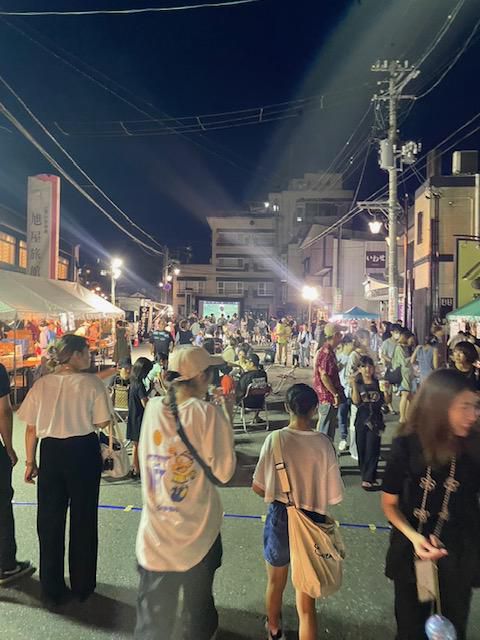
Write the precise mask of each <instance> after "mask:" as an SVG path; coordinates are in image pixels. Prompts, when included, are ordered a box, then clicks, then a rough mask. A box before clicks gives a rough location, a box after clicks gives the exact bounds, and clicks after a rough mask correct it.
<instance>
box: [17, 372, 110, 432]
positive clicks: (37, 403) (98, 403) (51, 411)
mask: <svg viewBox="0 0 480 640" xmlns="http://www.w3.org/2000/svg"><path fill="white" fill-rule="evenodd" d="M17 415H18V417H19V418H20V420H23V421H24V422H26V423H27V424H32V425H35V427H36V432H37V438H71V437H73V436H86V435H88V434H89V433H92V431H95V429H96V427H95V425H96V424H101V423H102V422H107V421H108V420H109V419H110V416H111V411H110V403H109V400H108V396H107V391H106V388H105V384H104V382H103V380H100V378H98V377H97V376H96V375H94V374H93V373H68V374H55V373H51V374H49V375H46V376H43V377H42V378H40V379H39V380H37V382H35V384H34V385H33V387H32V388H31V389H30V391H29V392H28V394H27V397H26V398H25V400H24V401H23V402H22V405H21V407H20V409H19V410H18V411H17Z"/></svg>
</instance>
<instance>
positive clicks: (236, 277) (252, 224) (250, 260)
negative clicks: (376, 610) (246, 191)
mask: <svg viewBox="0 0 480 640" xmlns="http://www.w3.org/2000/svg"><path fill="white" fill-rule="evenodd" d="M207 222H208V224H209V226H210V229H211V232H212V248H211V252H212V257H211V261H210V264H182V265H180V274H179V275H178V276H176V277H175V278H174V280H173V308H174V311H175V312H176V313H178V314H179V315H181V316H184V315H188V314H189V313H190V312H191V311H193V310H196V311H198V310H199V305H200V303H201V302H204V301H218V302H222V301H223V302H229V301H235V302H238V303H239V305H240V307H239V308H240V309H241V311H242V312H244V311H251V312H253V313H255V314H257V315H264V316H267V315H269V314H273V313H275V312H276V306H277V304H278V290H279V284H280V273H277V272H276V268H277V259H276V249H275V245H276V227H275V225H276V221H275V218H274V216H272V215H271V214H270V213H251V212H240V213H237V214H234V215H229V216H212V217H209V218H207Z"/></svg>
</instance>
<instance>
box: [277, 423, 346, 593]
mask: <svg viewBox="0 0 480 640" xmlns="http://www.w3.org/2000/svg"><path fill="white" fill-rule="evenodd" d="M272 443H273V458H274V462H275V470H276V472H277V473H278V478H279V481H280V487H281V489H282V492H283V493H285V494H286V495H287V499H288V504H287V517H288V537H289V545H290V563H291V565H292V583H293V586H294V587H295V589H296V590H297V591H299V592H301V593H306V594H308V595H309V596H310V597H311V598H326V597H327V596H329V595H332V594H333V593H335V592H336V591H338V590H339V589H340V587H341V586H342V577H343V559H344V557H345V546H344V544H343V540H342V538H341V536H340V532H339V529H338V526H337V524H336V523H335V521H334V520H332V519H331V518H330V517H328V516H326V521H325V524H317V523H315V522H313V521H312V520H310V518H309V517H308V516H307V515H306V514H305V513H303V511H302V510H301V509H300V507H299V506H298V505H297V504H296V503H295V498H294V496H293V493H292V489H291V485H290V480H289V477H288V472H287V467H286V465H285V462H284V459H283V452H282V443H281V432H280V431H275V432H274V433H273V434H272Z"/></svg>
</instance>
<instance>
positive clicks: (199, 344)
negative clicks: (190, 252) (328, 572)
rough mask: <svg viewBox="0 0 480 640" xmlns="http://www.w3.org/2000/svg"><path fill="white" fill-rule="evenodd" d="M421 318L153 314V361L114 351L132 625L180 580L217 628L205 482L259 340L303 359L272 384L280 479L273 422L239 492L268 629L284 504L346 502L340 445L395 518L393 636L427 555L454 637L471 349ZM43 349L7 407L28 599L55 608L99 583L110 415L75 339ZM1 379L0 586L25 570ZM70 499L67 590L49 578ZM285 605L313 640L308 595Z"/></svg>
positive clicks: (187, 612) (216, 558)
mask: <svg viewBox="0 0 480 640" xmlns="http://www.w3.org/2000/svg"><path fill="white" fill-rule="evenodd" d="M249 320H250V322H249ZM431 333H432V335H431V336H429V337H428V338H427V339H426V340H425V342H424V344H422V345H417V344H416V342H415V337H414V335H413V333H412V332H410V331H409V330H408V329H406V328H404V327H403V326H402V325H401V324H400V323H394V324H390V323H386V322H385V323H383V324H382V326H381V327H380V326H378V325H377V324H376V323H372V324H371V325H370V326H368V327H361V328H356V330H355V331H354V332H353V331H349V330H348V328H347V327H342V326H340V325H337V324H335V323H331V322H323V321H322V322H318V323H315V326H312V327H307V326H305V325H302V324H301V323H297V322H296V321H295V320H293V319H289V318H282V319H280V320H279V321H278V320H277V319H273V320H272V321H271V322H270V323H268V322H267V321H266V320H263V319H257V320H255V319H254V318H253V316H252V317H250V316H247V317H246V318H244V319H242V320H239V319H238V318H235V317H233V318H222V317H220V318H218V319H215V318H213V317H209V318H207V319H203V320H202V321H200V320H199V319H198V318H196V317H193V318H190V319H188V320H187V319H184V320H181V321H179V322H174V321H170V322H169V323H167V322H166V321H165V320H162V319H159V320H158V321H157V322H156V324H155V327H154V329H153V331H152V333H151V336H150V344H151V356H152V357H151V358H148V357H141V358H138V359H137V360H136V361H135V362H134V363H133V366H132V364H131V361H130V359H129V353H128V352H127V353H125V352H123V353H122V354H121V358H120V354H119V361H118V363H117V364H118V365H119V368H120V369H121V371H120V378H121V380H122V381H123V382H122V384H125V385H126V386H127V387H128V390H129V399H128V422H127V437H128V439H129V440H131V441H132V442H133V444H134V449H133V459H132V471H131V476H132V477H133V478H135V479H139V480H140V482H141V491H142V500H143V510H142V515H141V520H140V525H139V530H138V534H137V543H136V557H137V563H138V570H139V576H140V585H139V592H138V601H137V622H136V628H135V638H136V639H137V640H153V639H157V638H162V639H164V638H170V637H172V634H173V628H174V626H175V621H176V611H177V608H178V606H177V605H178V603H179V594H180V591H182V592H183V613H182V623H183V628H184V634H185V637H187V638H193V637H196V638H199V639H200V640H210V638H213V637H214V634H215V632H216V630H217V628H218V613H217V610H216V607H215V602H214V597H213V590H212V588H213V580H214V576H215V572H216V570H217V569H218V568H219V567H220V565H221V558H222V541H221V534H220V531H221V524H222V519H223V509H222V504H221V497H220V493H219V492H218V489H217V487H219V486H223V485H225V484H226V483H228V481H229V480H230V479H231V478H232V476H233V473H234V471H235V467H236V457H235V447H234V439H233V429H232V425H233V411H234V406H235V404H238V403H240V402H244V400H245V397H246V396H247V395H248V390H249V389H250V388H251V387H252V385H254V386H257V385H258V386H259V387H261V386H262V385H267V384H268V369H266V367H264V366H262V364H261V362H260V357H259V355H258V353H255V346H257V345H262V344H265V349H266V353H267V354H268V353H269V352H272V351H274V353H275V359H276V362H277V364H279V365H281V366H285V365H286V364H288V363H289V362H290V363H291V364H292V366H296V365H299V366H305V367H307V366H308V365H309V364H310V363H312V364H313V372H312V386H309V385H307V384H294V385H293V386H291V387H290V388H289V389H288V390H287V393H286V410H287V412H288V415H289V424H288V426H287V427H285V428H283V429H281V431H280V440H281V447H282V450H283V458H284V463H283V464H284V465H285V467H286V468H287V470H288V476H289V479H290V484H291V493H289V494H288V495H287V494H286V493H285V492H284V491H283V490H282V484H281V482H280V480H279V477H278V471H279V467H278V464H277V463H276V459H275V451H274V449H275V444H274V434H273V433H272V434H269V435H268V436H267V438H266V440H265V441H264V444H263V446H262V450H261V452H260V456H259V460H258V463H257V466H256V469H255V472H254V474H253V481H252V489H253V491H254V492H255V493H256V494H257V495H259V496H261V497H262V498H263V499H264V501H265V502H266V503H267V505H268V511H267V517H266V522H265V529H264V558H265V561H266V569H267V587H266V614H267V617H266V633H267V637H268V639H269V640H283V638H284V630H283V626H282V615H281V612H282V598H283V592H284V589H285V585H286V581H287V575H288V567H289V563H290V553H291V549H290V543H289V529H288V518H289V516H288V508H289V507H291V506H292V505H295V507H296V508H298V509H300V510H301V511H302V512H303V514H304V515H305V516H306V517H307V518H308V519H309V520H310V521H312V522H313V523H316V524H317V525H319V526H321V525H322V524H323V523H325V519H326V517H327V516H328V510H329V507H330V506H331V505H336V504H339V503H340V502H341V501H342V499H343V493H344V488H343V483H342V479H341V473H340V466H339V455H340V454H346V453H347V452H349V453H350V455H351V456H352V457H353V458H354V459H355V458H356V459H358V464H359V467H360V472H361V483H362V485H361V486H362V488H363V489H364V490H366V491H377V490H380V489H381V490H382V507H383V510H384V512H385V515H386V517H387V519H388V521H389V522H390V523H391V525H392V533H391V538H390V546H389V550H388V554H387V561H386V575H387V577H388V578H390V579H391V580H392V581H393V583H394V587H395V596H394V597H395V615H396V621H397V629H398V631H397V639H398V640H417V639H418V640H424V638H425V632H424V626H425V621H426V619H427V618H428V616H429V613H430V611H431V604H427V603H423V602H419V600H418V598H417V587H418V581H419V579H420V578H419V573H418V570H417V568H418V565H419V563H420V562H423V565H422V566H423V569H422V572H423V573H422V575H425V571H428V570H430V569H426V567H427V566H428V567H434V569H432V571H434V572H435V573H434V574H432V575H435V576H438V588H439V598H440V599H441V603H442V607H443V613H444V615H446V616H447V617H448V618H449V619H450V620H451V622H452V623H453V625H454V626H455V629H456V633H457V637H458V639H459V640H466V637H467V635H466V634H467V622H468V614H469V606H470V600H471V595H472V589H473V588H474V587H475V586H477V585H478V584H480V549H479V548H478V539H479V534H480V507H479V501H478V494H479V490H480V431H479V430H478V418H479V415H480V410H479V397H478V393H479V390H480V384H479V376H478V368H477V363H478V359H479V350H478V346H477V344H476V340H475V339H474V338H473V336H471V335H469V334H467V333H464V334H463V335H460V336H456V337H455V338H453V339H451V340H450V341H447V336H446V335H445V331H444V327H442V326H437V325H435V326H434V327H432V332H431ZM272 345H275V349H274V350H273V349H272ZM49 357H50V359H51V363H50V364H51V366H50V367H49V371H50V373H46V375H44V376H42V377H41V378H40V379H39V380H38V381H37V382H36V383H35V384H34V386H33V388H32V389H31V390H30V392H29V393H28V395H27V397H26V398H25V400H24V401H23V403H22V405H21V407H20V408H19V410H18V412H17V416H18V418H19V419H20V420H21V421H23V422H24V423H25V424H26V439H25V442H26V468H25V481H26V482H27V483H35V482H36V484H37V495H38V508H37V532H38V538H39V549H40V583H41V588H42V597H43V599H44V601H45V603H46V605H47V606H48V607H51V608H56V607H58V606H61V605H62V604H64V603H66V602H67V601H69V600H70V599H71V598H72V597H76V598H77V599H78V600H79V601H80V602H83V601H85V600H86V599H87V598H88V597H89V596H90V595H91V594H92V593H93V592H94V590H95V588H96V573H97V551H98V500H99V488H100V479H101V473H102V457H101V453H100V445H99V439H98V436H97V432H98V431H99V430H101V429H103V428H105V427H106V426H107V425H109V423H110V420H111V414H112V404H111V401H110V398H109V394H108V391H107V386H106V384H105V381H104V380H103V379H102V377H101V376H98V375H95V374H93V373H88V372H87V371H88V369H89V366H90V350H89V343H88V340H87V338H86V337H84V336H79V335H73V334H65V335H63V336H62V337H61V338H60V339H59V341H58V342H57V343H56V345H55V346H54V347H53V348H50V349H49ZM273 362H274V359H273V358H272V359H271V360H270V361H268V362H267V360H265V363H266V364H272V363H273ZM9 391H10V388H9V383H8V376H7V375H6V372H5V371H4V370H2V368H1V367H0V436H1V440H2V443H1V446H0V586H6V585H8V584H10V583H12V582H16V581H17V580H18V579H19V578H21V577H23V576H25V575H28V574H31V573H32V572H33V571H34V568H33V567H32V565H31V563H29V562H26V561H25V562H24V561H18V560H17V558H16V545H15V530H14V521H13V511H12V504H11V501H12V496H13V490H12V468H13V466H15V464H16V462H17V455H16V453H15V450H14V447H13V443H12V410H11V405H10V399H9ZM397 397H398V400H395V399H396V398H397ZM397 404H398V406H399V415H398V422H399V433H398V436H397V437H396V438H394V440H393V445H392V450H391V453H390V455H389V456H388V460H387V466H386V470H385V475H384V479H383V484H382V485H380V484H379V482H378V462H379V457H380V444H381V435H382V433H383V431H384V430H385V419H384V418H385V416H386V415H388V414H389V413H391V414H396V406H397ZM252 408H253V409H255V407H252ZM258 413H259V411H257V412H256V415H255V420H258V419H259V415H258ZM337 429H338V430H339V432H340V433H339V440H337V437H336V432H337ZM38 448H39V461H38V455H37V449H38ZM68 511H69V517H70V526H69V533H68V535H69V542H68V546H69V556H68V561H69V575H70V587H67V584H66V582H65V577H64V573H65V571H64V548H65V535H66V517H67V512H68ZM296 606H297V612H298V618H299V638H300V640H313V639H314V638H315V637H316V632H317V627H316V615H315V600H314V598H312V597H311V596H310V595H308V594H307V593H304V592H302V591H297V593H296Z"/></svg>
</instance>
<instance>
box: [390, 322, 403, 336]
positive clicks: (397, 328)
mask: <svg viewBox="0 0 480 640" xmlns="http://www.w3.org/2000/svg"><path fill="white" fill-rule="evenodd" d="M389 329H390V332H391V333H393V332H394V331H397V332H400V333H401V331H402V329H403V327H401V326H400V325H399V324H397V323H396V322H394V323H393V324H391V325H390V327H389Z"/></svg>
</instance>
